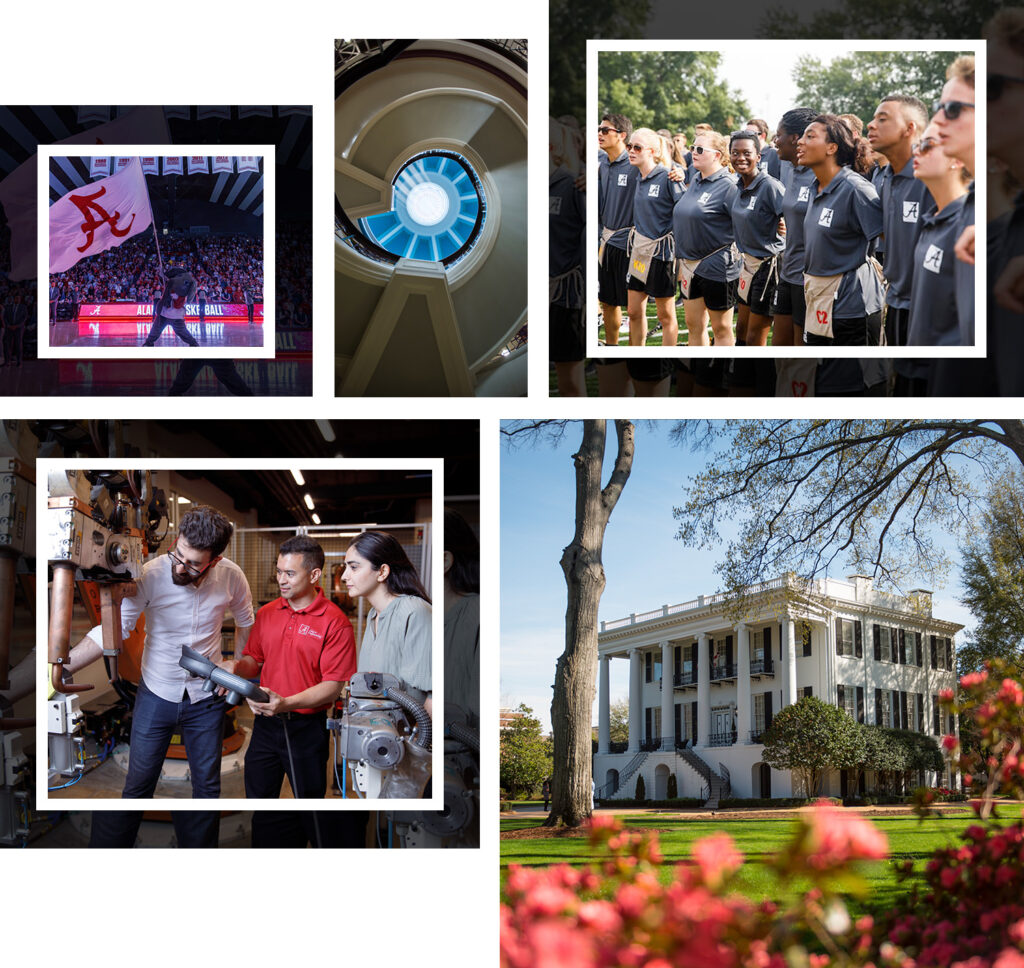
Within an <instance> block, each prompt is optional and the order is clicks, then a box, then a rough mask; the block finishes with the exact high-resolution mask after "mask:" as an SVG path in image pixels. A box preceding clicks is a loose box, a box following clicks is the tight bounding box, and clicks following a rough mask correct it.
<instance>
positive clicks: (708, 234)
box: [672, 168, 740, 282]
mask: <svg viewBox="0 0 1024 968" xmlns="http://www.w3.org/2000/svg"><path fill="white" fill-rule="evenodd" d="M738 194H739V188H738V187H737V186H736V176H735V175H733V174H731V173H730V172H729V170H728V169H727V168H721V169H719V170H718V171H717V172H716V173H715V174H714V175H712V176H711V177H710V178H705V177H704V176H703V175H702V174H700V173H699V172H698V173H697V174H696V175H694V177H693V181H691V182H690V185H689V187H688V188H687V190H686V191H685V192H684V194H683V196H682V198H680V199H679V201H678V202H676V208H675V212H674V213H673V215H672V229H673V231H674V232H675V237H676V255H677V256H679V257H680V258H682V259H702V258H704V257H705V256H708V255H710V254H711V253H712V252H714V253H715V254H714V255H713V256H711V258H705V259H704V261H703V262H701V264H700V265H699V266H697V273H698V275H700V276H701V277H702V278H703V279H708V280H710V281H712V282H731V281H732V280H733V279H739V277H740V263H739V261H738V260H736V259H734V258H733V255H732V250H731V248H730V246H731V245H732V243H733V242H734V241H735V238H736V237H735V235H734V234H733V228H732V206H733V202H735V200H736V196H737V195H738ZM722 246H725V248H724V249H722V251H721V252H715V250H716V249H721V248H722Z"/></svg>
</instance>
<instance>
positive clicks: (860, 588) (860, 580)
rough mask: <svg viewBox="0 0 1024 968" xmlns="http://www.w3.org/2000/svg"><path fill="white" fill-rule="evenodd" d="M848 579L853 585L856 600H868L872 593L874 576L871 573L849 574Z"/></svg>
mask: <svg viewBox="0 0 1024 968" xmlns="http://www.w3.org/2000/svg"><path fill="white" fill-rule="evenodd" d="M846 580H847V581H848V582H850V584H852V585H853V591H854V597H855V598H856V600H857V601H858V602H866V601H867V600H868V597H869V596H870V594H871V586H872V584H873V583H874V578H872V577H871V576H870V575H847V576H846Z"/></svg>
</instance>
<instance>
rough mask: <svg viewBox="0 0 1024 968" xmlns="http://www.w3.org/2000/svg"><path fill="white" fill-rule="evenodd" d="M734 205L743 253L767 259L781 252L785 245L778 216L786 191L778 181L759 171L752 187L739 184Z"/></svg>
mask: <svg viewBox="0 0 1024 968" xmlns="http://www.w3.org/2000/svg"><path fill="white" fill-rule="evenodd" d="M738 184H739V194H738V195H737V196H736V200H735V201H734V202H733V203H732V227H733V232H734V233H735V235H736V245H737V247H738V248H739V250H740V252H746V253H747V254H748V255H752V256H756V257H757V258H758V259H765V258H767V257H768V256H772V255H775V254H776V253H778V252H781V251H782V249H783V247H784V246H785V244H786V242H785V240H784V239H783V237H782V236H781V235H779V216H780V215H782V199H783V196H784V195H785V194H786V189H785V187H784V186H783V184H782V182H780V181H779V180H778V179H777V178H773V177H772V176H771V175H769V174H768V172H766V171H759V172H758V173H757V174H756V175H755V176H754V180H753V181H752V182H751V183H750V184H749V185H744V184H743V179H742V178H741V179H740V180H739V183H738Z"/></svg>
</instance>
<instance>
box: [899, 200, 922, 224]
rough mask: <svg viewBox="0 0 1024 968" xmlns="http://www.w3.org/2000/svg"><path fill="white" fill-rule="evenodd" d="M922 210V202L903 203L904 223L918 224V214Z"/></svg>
mask: <svg viewBox="0 0 1024 968" xmlns="http://www.w3.org/2000/svg"><path fill="white" fill-rule="evenodd" d="M919 208H920V202H909V201H905V202H904V203H903V221H904V222H916V221H917V212H918V209H919Z"/></svg>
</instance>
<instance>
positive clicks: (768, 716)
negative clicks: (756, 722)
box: [764, 692, 772, 729]
mask: <svg viewBox="0 0 1024 968" xmlns="http://www.w3.org/2000/svg"><path fill="white" fill-rule="evenodd" d="M771 724H772V694H771V693H770V692H766V693H765V694H764V728H765V729H767V728H768V727H769V726H771Z"/></svg>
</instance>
